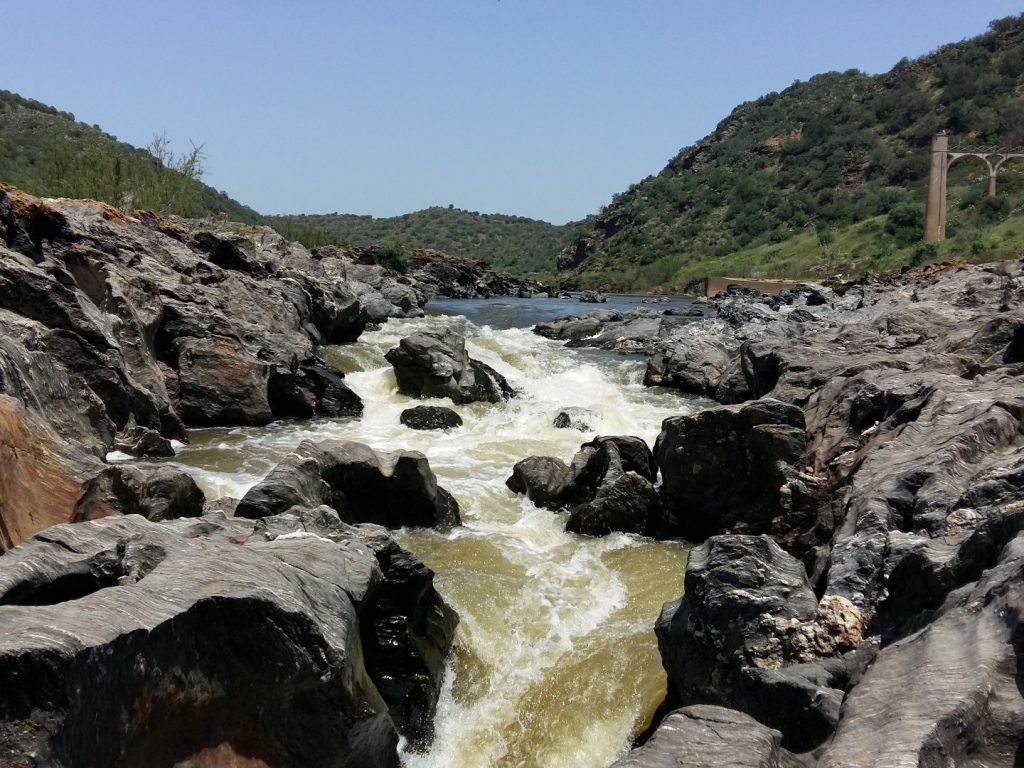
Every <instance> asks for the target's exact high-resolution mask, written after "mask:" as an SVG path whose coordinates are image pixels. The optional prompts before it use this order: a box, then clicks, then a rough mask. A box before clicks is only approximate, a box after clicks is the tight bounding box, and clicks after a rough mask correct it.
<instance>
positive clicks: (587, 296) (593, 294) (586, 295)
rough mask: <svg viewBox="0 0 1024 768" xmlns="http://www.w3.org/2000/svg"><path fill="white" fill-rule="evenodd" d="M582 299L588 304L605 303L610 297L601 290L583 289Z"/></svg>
mask: <svg viewBox="0 0 1024 768" xmlns="http://www.w3.org/2000/svg"><path fill="white" fill-rule="evenodd" d="M580 301H582V302H584V303H586V304H604V303H605V302H606V301H608V297H607V296H605V295H604V294H603V293H601V292H599V291H583V292H582V293H581V294H580Z"/></svg>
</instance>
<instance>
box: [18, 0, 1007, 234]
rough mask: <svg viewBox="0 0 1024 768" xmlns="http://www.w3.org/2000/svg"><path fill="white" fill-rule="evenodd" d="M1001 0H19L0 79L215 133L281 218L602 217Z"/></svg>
mask: <svg viewBox="0 0 1024 768" xmlns="http://www.w3.org/2000/svg"><path fill="white" fill-rule="evenodd" d="M1022 11H1024V2H1020V0H1018V1H1017V2H1007V1H1004V0H957V1H956V2H952V1H947V0H932V1H931V2H923V1H921V0H855V2H839V1H838V0H628V1H627V0H620V1H619V2H613V1H612V0H335V2H328V1H327V0H323V1H322V2H320V1H314V0H290V1H289V2H286V1H285V0H273V1H271V0H244V1H243V0H201V1H200V0H194V1H193V0H180V1H178V2H168V1H167V0H164V1H163V2H156V0H133V2H121V0H103V2H102V4H101V5H100V6H99V7H97V5H96V4H94V3H85V2H81V1H80V0H61V1H57V0H33V2H30V3H29V2H14V1H13V0H0V30H2V31H0V38H2V39H3V44H2V46H0V62H2V65H0V88H3V89H6V90H12V91H15V92H17V93H20V94H21V95H23V96H27V97H30V98H34V99H38V100H39V101H42V102H44V103H47V104H51V105H53V106H55V107H57V108H59V109H62V110H65V111H69V112H72V113H74V115H75V116H76V117H77V118H78V119H79V120H82V121H83V122H86V123H90V124H98V125H99V126H101V127H102V128H103V129H104V130H105V131H107V132H108V133H110V134H113V135H115V136H117V137H118V138H119V139H121V140H123V141H127V142H129V143H131V144H135V145H137V146H144V145H146V144H148V143H149V142H150V141H151V140H152V139H153V137H154V136H156V135H159V134H165V135H166V136H167V137H168V138H169V139H170V140H171V142H172V147H173V148H175V149H176V150H178V151H184V150H187V149H189V148H190V144H189V142H190V141H191V142H193V143H195V144H196V145H201V146H202V147H203V151H204V152H205V154H206V161H205V165H204V167H205V173H204V180H205V181H206V182H207V183H209V184H211V185H212V186H214V187H217V188H218V189H223V190H225V191H227V192H228V193H229V194H230V195H231V196H232V197H235V198H236V199H238V200H240V201H242V202H243V203H246V204H247V205H250V206H252V207H253V208H255V209H256V210H258V211H260V212H262V213H330V212H339V213H358V214H370V215H374V216H394V215H398V214H401V213H408V212H411V211H415V210H419V209H422V208H426V207H428V206H432V205H443V206H447V205H454V206H455V207H457V208H464V209H467V210H471V211H480V212H489V213H490V212H500V213H508V214H516V215H520V216H529V217H531V218H538V219H544V220H546V221H551V222H555V223H563V222H565V221H569V220H578V219H581V218H583V217H584V216H586V215H588V214H590V213H594V212H596V211H597V210H598V209H599V208H600V207H601V206H602V205H604V204H606V203H608V202H609V201H610V200H611V197H612V195H613V194H615V193H617V192H621V191H623V190H625V189H626V188H628V187H629V185H630V184H633V183H635V182H637V181H639V180H640V179H642V178H644V177H645V176H648V175H650V174H654V173H657V172H658V171H659V170H661V168H662V167H664V165H665V164H666V163H667V162H668V160H669V159H671V158H672V157H673V156H674V155H675V154H676V153H677V152H678V151H679V149H681V148H682V147H684V146H687V145H689V144H692V143H694V142H696V141H697V140H699V139H700V138H701V137H703V136H705V135H707V134H708V133H710V132H711V131H712V130H714V128H715V125H716V124H717V123H718V122H719V121H720V120H722V119H723V118H725V117H726V116H727V115H728V114H729V112H730V111H731V110H732V109H733V107H735V106H736V105H738V104H740V103H741V102H744V101H748V100H750V99H754V98H757V97H758V96H761V95H763V94H765V93H769V92H771V91H777V90H781V89H783V88H786V87H787V86H789V85H791V84H792V83H793V82H794V81H795V80H806V79H807V78H809V77H811V76H812V75H814V74H817V73H819V72H825V71H829V70H840V71H842V70H846V69H851V68H856V69H860V70H862V71H865V72H868V73H872V74H874V73H879V72H884V71H886V70H888V69H889V68H891V67H892V65H893V64H895V63H896V62H897V61H899V60H900V59H901V58H902V57H904V56H908V57H914V56H919V55H921V54H925V53H928V52H929V51H932V50H934V49H935V48H936V47H938V46H940V45H942V44H944V43H948V42H955V41H958V40H962V39H964V38H967V37H973V36H974V35H977V34H980V33H982V32H984V31H985V29H986V28H987V26H988V23H989V22H990V21H991V20H993V19H997V18H1001V17H1004V16H1009V15H1014V14H1019V13H1021V12H1022Z"/></svg>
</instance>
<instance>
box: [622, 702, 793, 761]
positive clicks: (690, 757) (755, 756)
mask: <svg viewBox="0 0 1024 768" xmlns="http://www.w3.org/2000/svg"><path fill="white" fill-rule="evenodd" d="M681 766H709V768H710V766H730V768H769V767H770V768H798V767H799V766H801V762H800V761H798V760H797V759H796V758H795V757H794V756H793V755H792V754H791V753H790V752H788V751H787V750H785V749H783V748H782V734H781V733H779V732H778V731H776V730H772V729H771V728H766V727H765V726H763V725H761V723H759V722H757V721H756V720H755V719H754V718H752V717H750V716H749V715H745V714H743V713H742V712H737V711H735V710H732V709H725V708H724V707H714V706H700V705H698V706H692V707H685V708H683V709H677V710H675V711H674V712H670V713H669V714H668V715H666V717H665V719H664V720H662V721H661V723H660V724H659V725H658V728H657V730H656V731H655V732H654V735H653V736H652V737H651V739H650V741H648V742H647V743H646V744H644V745H643V746H641V747H637V748H636V749H634V750H632V751H631V752H629V753H628V754H627V755H626V756H625V757H622V758H620V759H619V760H616V761H615V762H614V763H612V764H611V766H610V768H680V767H681Z"/></svg>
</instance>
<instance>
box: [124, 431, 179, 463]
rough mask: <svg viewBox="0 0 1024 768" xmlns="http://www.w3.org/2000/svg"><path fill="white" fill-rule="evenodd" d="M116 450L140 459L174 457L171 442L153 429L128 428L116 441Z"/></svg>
mask: <svg viewBox="0 0 1024 768" xmlns="http://www.w3.org/2000/svg"><path fill="white" fill-rule="evenodd" d="M114 449H115V450H118V451H121V452H122V453H127V454H128V455H129V456H138V457H140V458H149V459H161V458H168V457H170V456H173V455H174V447H173V446H172V445H171V441H170V440H168V439H167V438H166V437H163V436H161V435H160V433H159V432H156V431H155V430H152V429H147V428H146V427H140V426H138V425H135V426H131V427H128V428H127V429H125V430H124V431H123V432H121V433H119V434H118V436H117V437H116V438H115V440H114Z"/></svg>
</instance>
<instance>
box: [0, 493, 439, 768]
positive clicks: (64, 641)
mask: <svg viewBox="0 0 1024 768" xmlns="http://www.w3.org/2000/svg"><path fill="white" fill-rule="evenodd" d="M332 514H333V513H331V512H330V510H326V511H322V512H318V511H316V510H307V511H304V512H303V514H302V515H300V516H285V517H283V518H276V519H271V520H266V521H260V522H259V523H256V524H255V527H254V524H253V523H252V522H248V521H244V520H227V519H225V518H219V517H210V518H203V519H202V520H198V521H195V522H188V523H185V521H177V522H175V523H172V524H163V525H161V524H156V523H151V522H147V521H145V520H143V519H142V518H139V517H117V518H106V519H103V520H97V521H93V522H88V523H80V524H76V525H71V526H58V527H54V528H50V529H48V530H47V531H46V533H45V534H42V535H40V536H37V537H36V538H34V539H32V540H29V541H28V542H26V543H25V544H24V545H23V546H21V547H19V548H17V549H15V550H13V551H11V552H10V553H8V554H7V555H5V556H4V557H3V558H0V625H2V626H3V627H4V632H3V633H2V639H0V680H2V681H3V690H4V695H3V697H0V762H2V763H3V764H4V765H5V766H6V765H10V766H12V767H17V766H26V767H27V766H30V765H40V764H44V763H45V764H46V765H52V766H73V765H76V766H77V765H142V764H147V765H152V764H158V763H159V764H165V763H166V764H184V763H188V764H211V765H236V764H238V765H241V764H243V763H244V764H245V765H247V766H275V765H294V766H311V767H312V766H325V765H331V766H352V767H354V766H397V765H398V756H397V751H396V746H397V741H398V736H397V733H396V731H395V726H394V724H393V723H392V720H391V718H390V717H389V716H388V711H389V705H390V708H391V709H392V710H400V709H402V708H403V707H405V708H406V709H407V710H409V711H412V710H411V709H409V707H408V706H407V704H408V702H409V701H411V700H414V699H416V700H418V701H419V702H420V704H421V707H423V708H422V709H421V710H419V712H420V714H423V715H425V716H426V718H425V719H420V720H414V719H409V720H406V721H404V722H403V728H406V727H407V728H408V730H407V731H406V732H407V733H408V735H409V736H410V738H412V739H413V740H414V741H415V740H417V739H419V738H422V736H423V730H422V729H423V728H424V727H426V730H427V732H429V725H428V723H429V715H430V712H431V711H432V704H430V697H431V696H432V695H433V693H432V689H431V687H430V686H431V685H434V683H430V684H428V685H423V683H425V682H427V681H426V680H424V679H418V680H417V682H416V683H414V684H413V685H412V686H411V688H410V689H409V690H406V691H405V695H404V696H396V697H394V698H392V699H389V700H385V699H386V697H385V698H382V696H381V693H380V692H379V689H378V685H382V684H383V683H386V682H387V681H388V680H390V679H392V678H393V677H394V676H395V675H396V674H398V675H401V674H402V673H403V671H404V670H405V669H406V668H407V667H406V666H403V664H402V662H401V661H399V657H404V658H405V660H406V662H412V664H414V665H418V666H419V668H420V669H421V673H422V674H423V675H426V677H427V678H430V679H431V680H434V674H435V671H436V669H437V663H438V658H439V657H440V656H441V655H443V653H444V652H445V651H446V650H447V646H448V644H449V643H450V641H451V634H452V630H453V629H454V617H453V616H452V614H451V612H450V610H449V609H447V608H446V607H445V606H444V604H443V602H442V601H441V600H440V598H439V597H438V596H437V594H436V592H434V591H433V588H432V587H431V586H430V583H429V582H430V574H429V571H426V569H424V568H423V566H422V564H418V561H416V560H415V558H412V559H409V558H410V557H411V556H408V554H407V553H405V555H404V557H405V558H406V560H405V561H404V562H401V561H402V558H403V554H402V551H401V550H399V549H398V548H397V546H396V545H394V542H393V541H391V540H390V539H388V538H387V536H386V534H385V533H384V532H383V531H381V530H380V529H376V528H371V529H365V530H364V529H356V528H351V527H348V526H343V525H341V524H340V522H339V521H337V518H336V517H335V518H334V520H333V521H332V520H331V519H330V517H331V515H332ZM274 529H276V530H277V531H278V533H270V531H271V530H274ZM260 530H262V531H263V532H260ZM284 532H288V533H289V535H287V536H282V535H281V534H282V533H284ZM383 553H386V554H383ZM384 562H386V563H387V565H383V566H382V563H384ZM396 594H397V595H400V596H401V598H400V599H396V597H395V595H396ZM364 648H366V649H367V652H366V653H365V655H364ZM370 648H383V649H384V651H383V653H381V652H380V651H378V650H375V651H373V652H370V651H369V649H370ZM417 649H421V650H417ZM374 654H376V655H374ZM371 656H373V661H371V660H370V659H371ZM364 658H365V659H366V664H365V666H364ZM253 659H257V660H258V663H254V662H253ZM375 663H379V666H375ZM425 670H432V671H429V672H428V671H425ZM436 674H437V675H439V672H436ZM25 679H31V680H32V684H31V685H24V684H22V683H21V682H20V681H22V680H25ZM410 679H411V678H410ZM377 680H380V681H382V682H381V683H377V684H375V681H377ZM413 689H415V691H414V690H413ZM380 690H383V688H381V689H380ZM83 691H89V692H91V694H92V695H83V693H82V692H83ZM392 693H394V691H392Z"/></svg>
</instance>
